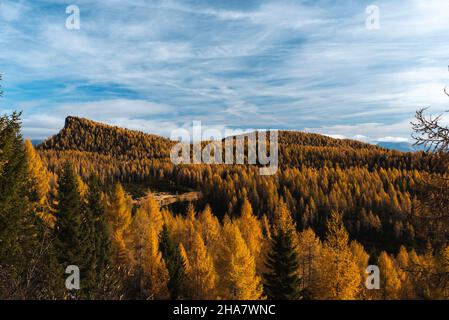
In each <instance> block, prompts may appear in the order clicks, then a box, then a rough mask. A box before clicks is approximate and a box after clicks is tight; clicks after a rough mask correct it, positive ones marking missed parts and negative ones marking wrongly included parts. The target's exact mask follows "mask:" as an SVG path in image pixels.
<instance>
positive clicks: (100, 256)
mask: <svg viewBox="0 0 449 320" xmlns="http://www.w3.org/2000/svg"><path fill="white" fill-rule="evenodd" d="M84 225H85V227H84V228H83V229H85V230H86V237H85V240H84V241H85V243H86V245H88V246H90V249H89V252H88V253H89V254H87V255H86V258H87V259H88V261H86V272H87V274H86V278H87V282H88V285H89V287H90V288H91V289H92V291H94V290H95V288H96V287H97V285H98V283H101V282H102V281H104V280H105V279H104V277H105V273H106V270H107V268H108V267H109V264H110V262H111V261H110V258H111V246H110V238H109V232H108V229H107V225H106V221H105V216H104V208H103V206H102V204H101V188H100V185H99V181H98V178H97V177H96V176H95V175H92V176H91V178H90V179H89V192H88V194H87V208H86V214H85V221H84Z"/></svg>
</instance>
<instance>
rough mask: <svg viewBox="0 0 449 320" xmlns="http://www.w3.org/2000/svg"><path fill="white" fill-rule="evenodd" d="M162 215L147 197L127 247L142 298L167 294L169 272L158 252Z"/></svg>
mask: <svg viewBox="0 0 449 320" xmlns="http://www.w3.org/2000/svg"><path fill="white" fill-rule="evenodd" d="M162 223H163V222H162V215H161V213H160V211H159V209H158V207H157V206H155V204H154V203H153V200H152V199H151V197H150V198H147V199H145V200H144V203H142V204H141V206H140V207H139V208H138V209H137V211H136V213H135V215H134V216H133V218H132V223H131V226H130V231H129V235H128V237H127V244H128V248H130V250H131V253H132V265H133V267H132V270H133V274H134V279H135V285H136V288H135V294H136V297H138V298H141V299H161V298H162V299H163V298H166V297H168V288H167V283H168V279H169V274H168V270H167V267H166V265H165V262H164V260H163V259H162V254H161V252H160V251H159V234H160V232H161V229H162Z"/></svg>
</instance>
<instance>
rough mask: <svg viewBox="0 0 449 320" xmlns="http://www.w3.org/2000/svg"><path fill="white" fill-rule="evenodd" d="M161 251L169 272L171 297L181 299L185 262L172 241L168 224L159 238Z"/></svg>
mask: <svg viewBox="0 0 449 320" xmlns="http://www.w3.org/2000/svg"><path fill="white" fill-rule="evenodd" d="M159 249H160V251H161V253H162V258H163V259H164V261H165V265H166V266H167V270H168V275H169V280H168V284H167V287H168V291H169V292H170V297H171V299H173V300H176V299H179V298H181V297H182V293H183V289H184V281H185V266H184V264H185V262H184V261H183V258H182V256H181V253H180V251H179V248H178V247H177V246H176V245H175V244H174V243H173V241H172V240H171V238H170V234H169V232H168V227H167V225H166V224H164V226H163V228H162V232H161V234H160V236H159Z"/></svg>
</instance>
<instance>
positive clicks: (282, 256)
mask: <svg viewBox="0 0 449 320" xmlns="http://www.w3.org/2000/svg"><path fill="white" fill-rule="evenodd" d="M275 219H276V220H275V230H274V234H273V236H272V239H271V249H270V252H269V253H268V256H267V261H266V267H267V269H268V272H267V273H265V274H264V279H265V293H266V295H267V297H268V298H269V299H272V300H297V299H300V298H301V294H300V284H301V278H300V276H299V275H298V268H299V262H298V254H297V252H296V246H295V244H294V242H293V232H294V223H293V221H292V218H291V215H290V212H289V211H288V208H287V206H286V204H285V203H284V202H281V203H280V204H279V207H278V208H277V210H276V215H275Z"/></svg>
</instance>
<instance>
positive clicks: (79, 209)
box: [55, 162, 91, 296]
mask: <svg viewBox="0 0 449 320" xmlns="http://www.w3.org/2000/svg"><path fill="white" fill-rule="evenodd" d="M57 202H58V205H57V208H56V219H57V220H56V225H55V236H56V249H57V254H58V261H59V263H60V264H61V266H62V267H63V268H64V269H65V268H66V267H67V266H69V265H76V266H78V267H79V268H80V273H81V274H80V276H81V287H82V289H83V293H85V290H84V289H86V290H88V287H89V282H90V281H91V279H90V278H91V275H90V269H91V264H90V259H91V247H90V246H91V243H89V241H88V240H86V238H87V239H89V235H87V237H86V235H84V234H83V232H86V224H84V225H83V222H84V221H83V220H84V217H83V205H82V199H81V196H80V192H79V187H78V181H77V177H76V173H75V172H74V170H73V168H72V166H71V164H70V163H68V162H66V163H65V164H64V168H63V170H62V172H60V174H59V179H58V198H57ZM83 280H84V282H83ZM76 295H77V296H80V293H77V294H76Z"/></svg>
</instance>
